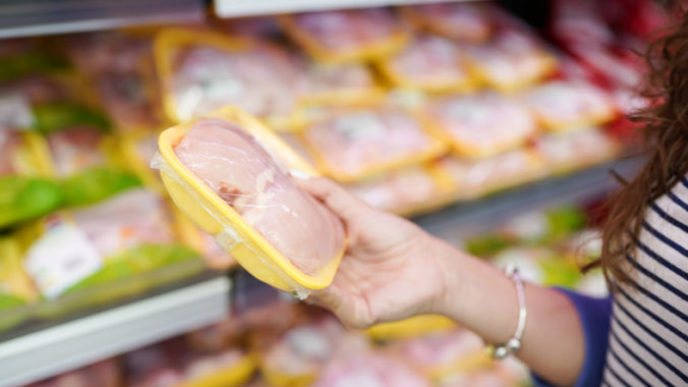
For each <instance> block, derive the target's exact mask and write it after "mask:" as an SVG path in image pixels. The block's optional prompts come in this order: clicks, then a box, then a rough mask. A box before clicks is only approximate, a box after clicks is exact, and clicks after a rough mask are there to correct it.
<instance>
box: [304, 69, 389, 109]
mask: <svg viewBox="0 0 688 387" xmlns="http://www.w3.org/2000/svg"><path fill="white" fill-rule="evenodd" d="M295 60H296V61H297V63H299V64H300V66H301V67H302V69H303V70H302V72H303V86H302V88H303V91H302V94H303V95H302V97H301V100H302V101H303V102H304V103H305V104H307V105H355V106H367V105H374V104H376V103H379V102H380V101H382V99H383V98H384V92H383V89H382V88H381V87H380V86H379V85H378V84H377V82H376V80H375V77H374V75H373V74H372V72H371V71H370V69H369V68H368V66H367V65H366V64H365V63H354V62H352V63H343V64H328V63H319V62H314V61H312V60H310V59H307V58H303V57H296V58H295Z"/></svg>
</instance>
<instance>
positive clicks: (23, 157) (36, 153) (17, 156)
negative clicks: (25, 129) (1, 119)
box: [0, 128, 47, 176]
mask: <svg viewBox="0 0 688 387" xmlns="http://www.w3.org/2000/svg"><path fill="white" fill-rule="evenodd" d="M40 143H41V141H40V139H39V138H38V136H37V135H36V134H35V133H20V132H17V131H14V130H10V129H2V128H0V176H6V175H30V176H35V175H44V174H46V172H47V167H46V164H47V160H46V157H45V155H42V154H41V153H40Z"/></svg>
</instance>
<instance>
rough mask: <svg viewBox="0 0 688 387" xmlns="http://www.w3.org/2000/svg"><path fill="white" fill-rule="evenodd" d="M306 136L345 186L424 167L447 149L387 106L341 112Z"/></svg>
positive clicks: (407, 116)
mask: <svg viewBox="0 0 688 387" xmlns="http://www.w3.org/2000/svg"><path fill="white" fill-rule="evenodd" d="M301 136H302V139H303V141H304V143H305V144H306V145H307V147H308V150H309V152H310V153H311V155H312V156H313V158H314V159H315V160H316V161H317V163H318V166H319V167H320V169H321V170H322V171H323V172H325V173H326V174H327V175H329V176H332V177H334V178H335V179H337V180H339V181H342V182H351V181H355V180H358V179H361V178H364V177H368V176H372V175H374V174H377V173H380V172H382V171H385V170H389V169H392V168H395V167H402V166H406V165H411V164H416V163H419V162H423V161H426V160H429V159H431V158H433V157H435V156H437V155H439V154H440V153H442V152H444V150H445V145H444V144H443V143H442V142H441V141H440V140H438V139H436V138H435V137H433V136H432V135H431V134H430V133H429V132H427V131H426V128H425V127H424V126H423V125H422V124H421V122H419V121H418V120H417V119H416V118H415V117H414V116H413V115H411V114H409V113H407V112H405V111H403V110H400V109H395V108H386V107H383V108H375V109H354V110H346V111H341V112H339V113H335V114H333V115H332V116H331V117H328V118H326V119H324V120H322V121H321V122H318V123H315V124H313V125H310V126H309V127H308V128H306V130H305V131H304V132H303V133H301Z"/></svg>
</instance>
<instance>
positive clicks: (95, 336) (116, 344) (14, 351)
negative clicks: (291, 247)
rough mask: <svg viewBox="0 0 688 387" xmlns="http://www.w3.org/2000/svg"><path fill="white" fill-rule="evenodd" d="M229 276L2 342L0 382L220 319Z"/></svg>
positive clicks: (45, 373)
mask: <svg viewBox="0 0 688 387" xmlns="http://www.w3.org/2000/svg"><path fill="white" fill-rule="evenodd" d="M229 290H230V280H229V279H228V278H226V277H218V278H214V279H210V280H207V281H204V282H201V283H198V284H194V285H190V286H187V287H185V288H182V289H177V290H173V291H170V292H168V293H165V294H161V295H157V296H154V297H150V298H147V299H144V300H141V301H137V302H134V303H131V304H127V305H124V306H120V307H117V308H113V309H109V310H106V311H104V312H101V313H97V314H95V315H91V316H87V317H84V318H81V319H79V320H75V321H71V322H68V323H64V324H61V325H58V326H55V327H51V328H47V329H44V330H42V331H39V332H35V333H32V334H28V335H25V336H22V337H18V338H15V339H11V340H8V341H5V342H3V343H0V364H2V367H0V387H9V386H16V385H21V384H25V383H30V382H33V381H37V380H40V379H42V378H45V377H49V376H52V375H55V374H58V373H61V372H65V371H68V370H70V369H74V368H78V367H81V366H84V365H87V364H90V363H93V362H95V361H99V360H102V359H105V358H108V357H111V356H115V355H118V354H121V353H124V352H127V351H129V350H133V349H136V348H139V347H142V346H145V345H147V344H151V343H154V342H156V341H159V340H163V339H166V338H169V337H173V336H175V335H178V334H181V333H184V332H188V331H189V330H192V329H195V328H199V327H201V326H204V325H207V324H211V323H213V322H217V321H220V320H222V319H223V318H225V317H226V316H227V313H228V311H229Z"/></svg>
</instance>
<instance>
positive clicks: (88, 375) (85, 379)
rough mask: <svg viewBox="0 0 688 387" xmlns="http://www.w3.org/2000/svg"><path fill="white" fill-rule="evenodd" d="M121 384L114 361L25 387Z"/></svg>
mask: <svg viewBox="0 0 688 387" xmlns="http://www.w3.org/2000/svg"><path fill="white" fill-rule="evenodd" d="M121 382H122V376H121V374H120V369H119V367H118V365H117V360H116V359H108V360H103V361H99V362H97V363H93V364H91V365H88V366H86V367H83V368H79V369H77V370H73V371H69V372H65V373H63V374H61V375H57V376H54V377H52V378H49V379H45V380H42V381H40V382H35V383H31V384H29V385H26V386H25V387H90V386H99V387H119V386H120V385H121Z"/></svg>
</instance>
